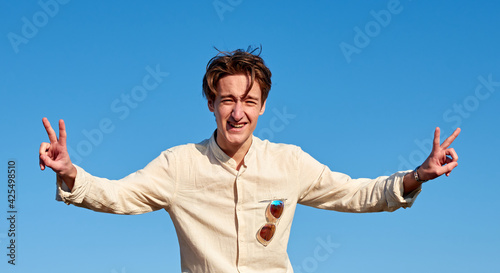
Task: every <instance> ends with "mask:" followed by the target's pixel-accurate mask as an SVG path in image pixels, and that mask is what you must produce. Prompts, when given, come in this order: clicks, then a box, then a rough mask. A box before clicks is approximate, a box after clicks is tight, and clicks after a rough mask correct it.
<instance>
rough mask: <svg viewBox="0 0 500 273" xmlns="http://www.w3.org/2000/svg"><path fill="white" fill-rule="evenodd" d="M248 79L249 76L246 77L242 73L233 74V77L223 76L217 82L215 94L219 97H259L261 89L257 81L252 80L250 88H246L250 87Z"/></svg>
mask: <svg viewBox="0 0 500 273" xmlns="http://www.w3.org/2000/svg"><path fill="white" fill-rule="evenodd" d="M234 76H239V77H234ZM250 79H251V78H250V77H249V76H248V77H246V76H244V75H233V77H231V76H225V77H223V78H221V79H220V80H219V82H218V83H217V96H218V97H221V98H225V97H233V98H240V99H248V98H250V99H256V100H258V99H260V98H261V96H262V91H261V89H260V85H259V83H258V82H257V81H255V80H254V83H253V85H252V88H251V89H250V90H248V88H249V87H250V83H249V81H250Z"/></svg>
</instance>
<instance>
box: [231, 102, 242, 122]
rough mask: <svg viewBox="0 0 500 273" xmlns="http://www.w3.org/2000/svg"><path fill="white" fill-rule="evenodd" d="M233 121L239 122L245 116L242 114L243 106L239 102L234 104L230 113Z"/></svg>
mask: <svg viewBox="0 0 500 273" xmlns="http://www.w3.org/2000/svg"><path fill="white" fill-rule="evenodd" d="M231 115H232V116H233V119H234V120H235V121H240V120H241V119H242V118H243V116H244V115H245V114H244V112H243V105H242V103H241V102H240V101H238V102H236V103H235V104H234V108H233V112H232V113H231Z"/></svg>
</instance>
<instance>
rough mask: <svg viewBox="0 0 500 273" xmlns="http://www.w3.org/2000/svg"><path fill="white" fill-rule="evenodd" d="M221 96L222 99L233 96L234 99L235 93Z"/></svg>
mask: <svg viewBox="0 0 500 273" xmlns="http://www.w3.org/2000/svg"><path fill="white" fill-rule="evenodd" d="M220 97H221V99H225V98H232V99H234V96H233V95H221V96H220Z"/></svg>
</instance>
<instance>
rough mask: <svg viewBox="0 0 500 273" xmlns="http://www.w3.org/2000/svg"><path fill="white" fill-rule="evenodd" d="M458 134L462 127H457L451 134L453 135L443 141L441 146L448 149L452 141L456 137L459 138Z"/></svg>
mask: <svg viewBox="0 0 500 273" xmlns="http://www.w3.org/2000/svg"><path fill="white" fill-rule="evenodd" d="M458 134H460V128H457V129H455V131H454V132H453V134H451V136H449V137H448V138H447V139H445V140H444V141H443V144H441V148H443V149H447V148H448V147H449V146H450V145H451V143H452V142H453V141H454V140H455V138H457V136H458Z"/></svg>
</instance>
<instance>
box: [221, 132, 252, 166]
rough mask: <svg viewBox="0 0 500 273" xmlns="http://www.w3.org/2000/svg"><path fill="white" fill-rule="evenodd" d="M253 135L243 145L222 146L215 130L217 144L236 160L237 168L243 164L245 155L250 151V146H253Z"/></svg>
mask: <svg viewBox="0 0 500 273" xmlns="http://www.w3.org/2000/svg"><path fill="white" fill-rule="evenodd" d="M252 141H253V140H252V137H251V136H250V139H249V141H246V142H245V143H243V144H242V145H241V146H229V147H222V146H221V145H220V144H219V141H218V140H217V132H215V143H217V146H219V148H220V149H221V150H222V151H223V152H224V153H225V154H226V155H228V156H229V157H231V158H232V159H233V160H234V161H236V170H239V169H240V167H241V165H243V163H244V160H245V155H246V154H247V153H248V150H250V147H251V146H252Z"/></svg>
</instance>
